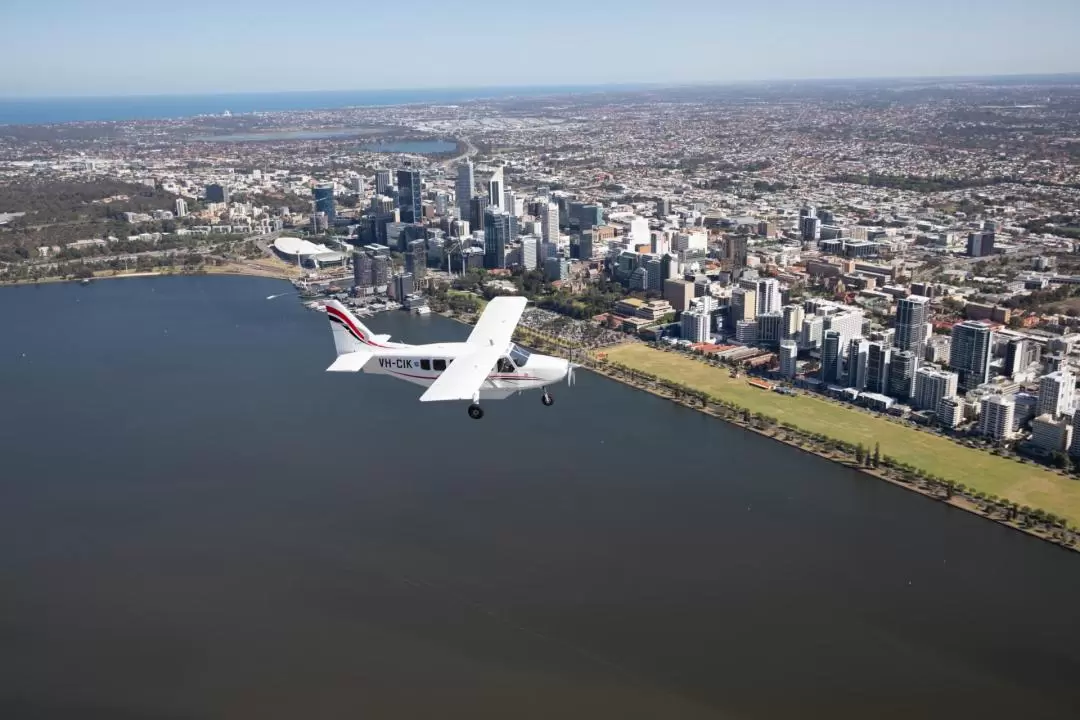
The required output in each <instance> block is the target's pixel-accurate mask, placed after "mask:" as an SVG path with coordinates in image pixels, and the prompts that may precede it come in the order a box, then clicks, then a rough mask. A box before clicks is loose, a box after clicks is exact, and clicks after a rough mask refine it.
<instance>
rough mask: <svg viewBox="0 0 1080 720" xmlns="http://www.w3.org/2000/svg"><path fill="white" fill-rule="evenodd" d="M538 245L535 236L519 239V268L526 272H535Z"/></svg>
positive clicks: (537, 261)
mask: <svg viewBox="0 0 1080 720" xmlns="http://www.w3.org/2000/svg"><path fill="white" fill-rule="evenodd" d="M539 245H540V244H539V242H538V241H537V238H536V236H535V235H525V236H524V237H522V238H521V266H522V267H523V268H525V269H526V270H535V269H536V267H537V265H538V264H539V256H538V251H539Z"/></svg>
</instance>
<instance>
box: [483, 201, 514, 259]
mask: <svg viewBox="0 0 1080 720" xmlns="http://www.w3.org/2000/svg"><path fill="white" fill-rule="evenodd" d="M512 219H513V218H512V216H511V215H510V213H507V212H502V211H500V210H498V209H496V208H493V207H489V208H488V209H487V210H485V211H484V267H485V268H487V269H489V270H494V269H496V268H505V267H506V248H507V247H508V246H509V245H510V243H511V242H512V239H511V237H510V234H511V228H510V223H511V220H512Z"/></svg>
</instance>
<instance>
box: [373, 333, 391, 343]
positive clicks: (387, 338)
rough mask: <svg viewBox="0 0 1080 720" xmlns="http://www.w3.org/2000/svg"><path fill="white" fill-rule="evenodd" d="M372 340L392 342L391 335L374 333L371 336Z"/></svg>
mask: <svg viewBox="0 0 1080 720" xmlns="http://www.w3.org/2000/svg"><path fill="white" fill-rule="evenodd" d="M371 342H376V343H388V342H390V336H389V335H372V336H371Z"/></svg>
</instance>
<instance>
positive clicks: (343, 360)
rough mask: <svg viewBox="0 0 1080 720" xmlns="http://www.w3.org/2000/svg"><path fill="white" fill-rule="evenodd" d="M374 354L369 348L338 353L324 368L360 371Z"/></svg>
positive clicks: (340, 370)
mask: <svg viewBox="0 0 1080 720" xmlns="http://www.w3.org/2000/svg"><path fill="white" fill-rule="evenodd" d="M374 355H375V353H373V352H371V351H370V350H357V351H355V352H350V353H345V354H344V355H338V359H337V360H335V361H334V362H333V364H332V365H330V367H328V368H326V372H360V371H361V370H362V369H363V368H364V366H365V365H367V361H368V360H370V359H371V358H372V357H374Z"/></svg>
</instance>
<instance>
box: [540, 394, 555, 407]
mask: <svg viewBox="0 0 1080 720" xmlns="http://www.w3.org/2000/svg"><path fill="white" fill-rule="evenodd" d="M540 402H542V403H544V405H545V406H547V407H551V406H552V405H554V404H555V398H553V397H551V395H550V394H549V393H548V392H547V391H545V392H544V394H543V395H541V396H540Z"/></svg>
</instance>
